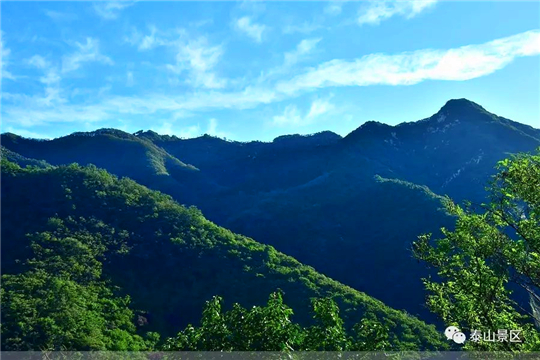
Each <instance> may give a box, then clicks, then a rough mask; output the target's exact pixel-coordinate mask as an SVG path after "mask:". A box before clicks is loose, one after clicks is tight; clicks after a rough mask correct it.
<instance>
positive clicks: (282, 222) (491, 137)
mask: <svg viewBox="0 0 540 360" xmlns="http://www.w3.org/2000/svg"><path fill="white" fill-rule="evenodd" d="M80 143H84V144H85V145H84V146H82V145H80ZM2 144H3V146H5V147H6V148H7V149H9V150H11V151H13V152H15V153H18V154H20V156H22V157H26V158H34V159H39V160H43V161H46V162H48V163H50V164H53V165H58V164H69V163H71V162H78V163H80V164H88V163H93V164H95V165H96V166H98V167H103V168H105V169H106V170H108V171H109V172H111V173H113V174H115V175H118V176H129V177H130V178H132V179H135V180H137V181H138V182H140V183H141V184H143V185H145V186H148V187H150V188H152V189H156V190H160V191H162V192H164V193H167V194H169V195H171V196H173V198H174V199H175V200H177V201H179V202H181V203H183V204H187V205H195V206H197V207H198V208H199V209H201V210H202V212H203V213H204V214H205V216H207V217H208V219H210V220H211V221H213V222H215V223H216V224H218V225H221V226H224V227H226V228H228V229H231V230H232V231H234V232H237V233H241V234H244V235H246V236H250V237H253V238H255V239H257V240H258V241H260V242H262V243H264V244H269V245H272V246H274V247H276V249H277V250H278V251H281V252H283V253H286V254H288V255H291V256H294V257H295V258H297V259H298V260H299V261H301V262H302V263H305V264H308V265H310V266H313V267H314V268H315V269H316V270H317V271H320V272H322V273H324V274H326V275H328V276H331V277H333V278H335V279H336V280H338V281H340V282H342V283H344V284H346V285H348V286H351V287H353V288H355V289H358V290H361V291H364V292H366V293H367V294H370V295H372V296H375V297H377V298H379V299H380V300H382V301H383V302H385V303H386V304H388V305H390V306H393V307H395V308H399V309H405V310H407V311H408V312H409V313H412V314H414V315H419V316H421V317H422V318H423V319H427V320H430V321H433V317H432V316H431V315H430V314H429V312H428V311H427V309H426V308H425V306H424V296H425V293H424V291H423V289H422V284H421V281H420V278H421V277H423V276H425V275H427V274H428V273H427V271H426V270H425V269H423V268H422V266H421V265H419V264H418V263H417V262H416V261H414V260H413V259H412V256H411V251H410V247H411V244H412V242H413V241H414V240H415V239H416V238H417V236H418V235H419V234H421V233H425V232H433V233H435V234H437V232H438V229H439V228H440V227H441V226H451V225H452V223H453V220H452V219H451V218H450V217H449V216H448V215H447V214H445V213H444V212H443V211H441V210H440V209H441V197H440V196H439V195H448V196H450V197H451V198H453V199H454V200H456V201H458V202H459V201H462V200H464V199H468V200H471V201H473V202H481V201H483V200H484V199H485V193H484V186H485V185H486V183H487V182H488V181H489V178H490V176H491V175H492V174H493V173H494V165H495V164H496V162H497V161H498V160H501V159H503V158H506V157H507V156H508V154H510V153H517V152H528V151H532V150H534V149H535V148H536V147H538V146H540V130H538V129H534V128H532V127H530V126H526V125H523V124H520V123H518V122H514V121H511V120H509V119H505V118H502V117H499V116H497V115H495V114H492V113H490V112H488V111H487V110H486V109H484V108H482V107H481V106H480V105H478V104H475V103H473V102H471V101H468V100H466V99H455V100H450V101H448V102H447V103H446V104H445V105H444V106H443V107H442V108H441V109H440V110H439V111H438V112H437V113H436V114H434V115H433V116H431V117H429V118H426V119H423V120H420V121H416V122H409V123H402V124H399V125H396V126H390V125H386V124H382V123H379V122H376V121H370V122H366V123H365V124H363V125H362V126H360V127H359V128H358V129H356V130H355V131H353V132H351V133H350V134H348V135H347V136H345V137H343V138H342V137H340V136H339V135H336V134H334V133H332V132H328V131H326V132H321V133H318V134H313V135H305V136H301V135H287V136H281V137H278V138H276V139H275V140H274V141H273V142H259V141H254V142H248V143H242V142H236V141H226V140H223V139H219V138H216V137H212V136H208V135H205V136H202V137H199V138H194V139H180V138H178V137H175V136H168V135H159V134H157V133H155V132H152V131H139V132H137V133H135V134H133V135H131V134H127V133H125V132H121V131H119V130H111V129H105V130H100V131H97V132H92V133H78V134H73V135H70V136H67V137H63V138H59V139H54V140H50V141H36V140H28V139H22V138H20V137H16V136H14V135H12V134H9V135H7V134H3V135H2ZM96 149H101V150H99V151H98V150H96ZM111 154H114V155H115V156H111ZM148 154H152V155H151V156H150V155H148ZM119 159H120V161H119ZM155 159H158V160H156V161H154V160H155ZM167 159H169V160H167ZM174 159H175V160H174ZM154 163H157V164H158V165H152V166H147V165H148V164H154ZM120 164H124V165H120ZM171 164H173V165H171ZM174 164H176V165H174ZM183 164H191V165H183ZM193 167H195V168H196V169H195V168H193ZM160 169H161V170H160ZM163 169H165V170H163ZM175 169H176V170H175ZM166 173H167V174H166ZM158 174H160V175H158ZM381 224H384V225H381ZM366 273H370V274H371V273H374V274H375V275H372V276H368V277H364V276H359V274H366ZM404 291H407V298H406V299H402V297H401V294H403V292H404Z"/></svg>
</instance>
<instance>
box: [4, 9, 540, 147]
mask: <svg viewBox="0 0 540 360" xmlns="http://www.w3.org/2000/svg"><path fill="white" fill-rule="evenodd" d="M0 27H1V30H2V37H1V54H2V76H1V81H2V83H1V86H2V100H1V103H2V104H1V105H2V109H1V115H2V129H1V130H2V132H6V131H9V132H15V133H17V134H20V135H23V136H28V137H40V138H54V137H59V136H62V135H66V134H69V133H71V132H74V131H91V130H95V129H98V128H103V127H113V128H118V129H122V130H125V131H128V132H135V131H138V130H141V129H143V130H148V129H151V130H154V131H157V132H159V133H161V134H171V135H172V134H174V135H177V136H181V137H194V136H198V135H201V134H204V133H208V134H211V135H215V136H220V137H226V138H228V139H233V140H240V141H248V140H263V141H269V140H272V139H273V138H274V137H276V136H278V135H282V134H292V133H300V134H309V133H315V132H318V131H322V130H331V131H334V132H336V133H338V134H341V135H346V134H347V133H349V132H350V131H352V130H354V129H355V128H357V127H358V126H360V125H361V124H363V123H364V122H365V121H368V120H377V121H381V122H385V123H388V124H391V125H394V124H398V123H400V122H404V121H415V120H419V119H422V118H425V117H428V116H430V115H432V114H433V113H435V112H436V111H437V110H438V109H439V108H440V107H441V106H443V105H444V103H445V102H446V101H447V100H449V99H451V98H462V97H465V98H468V99H470V100H473V101H475V102H478V103H479V104H481V105H482V106H484V107H485V108H486V109H487V110H489V111H491V112H494V113H496V114H498V115H501V116H505V117H507V118H510V119H513V120H516V121H519V122H522V123H526V124H529V125H532V126H534V127H537V128H538V127H540V100H539V99H540V58H539V56H538V55H539V54H540V3H539V2H537V1H535V2H469V1H435V0H420V1H380V0H378V1H346V2H312V1H304V2H272V3H270V2H253V1H244V2H173V1H170V2H151V1H147V2H142V1H139V2H133V1H122V2H64V1H59V2H2V3H1V26H0Z"/></svg>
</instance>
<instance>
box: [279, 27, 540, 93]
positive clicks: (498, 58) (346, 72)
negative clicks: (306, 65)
mask: <svg viewBox="0 0 540 360" xmlns="http://www.w3.org/2000/svg"><path fill="white" fill-rule="evenodd" d="M538 54H540V30H532V31H528V32H524V33H521V34H517V35H514V36H510V37H507V38H503V39H498V40H494V41H491V42H488V43H485V44H481V45H468V46H463V47H460V48H456V49H449V50H431V49H427V50H418V51H413V52H406V53H400V54H396V55H387V54H370V55H366V56H363V57H361V58H359V59H357V60H355V61H346V60H338V59H335V60H331V61H328V62H325V63H323V64H321V65H319V66H318V67H317V68H313V69H310V70H308V71H307V72H305V73H304V74H301V75H298V76H296V77H294V78H293V79H292V80H289V81H282V82H281V83H279V84H277V86H276V90H277V92H279V93H284V94H289V95H293V94H295V93H298V92H300V91H306V90H314V89H317V88H323V87H332V86H368V85H412V84H417V83H419V82H422V81H426V80H453V81H463V80H470V79H474V78H477V77H481V76H485V75H489V74H491V73H493V72H495V71H497V70H499V69H502V68H503V67H505V66H506V65H508V64H509V63H510V62H511V61H513V60H514V59H515V58H517V57H522V56H532V55H538Z"/></svg>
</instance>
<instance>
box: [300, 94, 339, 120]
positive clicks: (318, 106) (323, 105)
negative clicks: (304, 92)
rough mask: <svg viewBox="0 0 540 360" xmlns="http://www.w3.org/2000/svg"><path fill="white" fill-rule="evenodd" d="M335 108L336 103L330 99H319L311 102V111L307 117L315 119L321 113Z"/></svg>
mask: <svg viewBox="0 0 540 360" xmlns="http://www.w3.org/2000/svg"><path fill="white" fill-rule="evenodd" d="M334 108H335V106H334V104H332V103H331V102H330V101H328V100H323V99H317V100H315V101H313V102H312V103H311V107H310V108H309V112H308V114H307V116H306V117H307V118H308V119H314V118H316V117H318V116H320V115H323V114H326V113H329V112H331V111H333V110H334Z"/></svg>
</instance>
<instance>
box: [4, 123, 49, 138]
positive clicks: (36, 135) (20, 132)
mask: <svg viewBox="0 0 540 360" xmlns="http://www.w3.org/2000/svg"><path fill="white" fill-rule="evenodd" d="M3 131H5V132H10V133H13V134H17V135H20V136H22V137H25V138H30V139H51V137H50V136H47V135H44V134H40V133H36V132H33V131H29V130H27V129H21V128H14V127H12V126H8V127H6V128H5V129H3Z"/></svg>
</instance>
